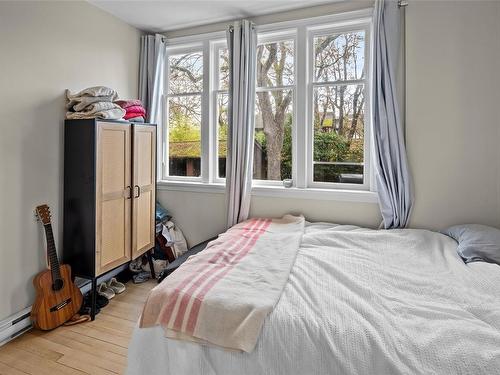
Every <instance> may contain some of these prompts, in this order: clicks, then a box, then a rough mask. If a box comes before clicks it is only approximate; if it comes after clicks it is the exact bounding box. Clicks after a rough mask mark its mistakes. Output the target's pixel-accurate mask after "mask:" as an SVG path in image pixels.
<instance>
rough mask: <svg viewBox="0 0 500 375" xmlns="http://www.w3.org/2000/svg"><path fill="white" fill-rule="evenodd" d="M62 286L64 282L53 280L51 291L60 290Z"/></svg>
mask: <svg viewBox="0 0 500 375" xmlns="http://www.w3.org/2000/svg"><path fill="white" fill-rule="evenodd" d="M63 285H64V281H63V280H62V279H55V280H54V284H52V289H53V290H55V291H58V290H61V289H62V287H63Z"/></svg>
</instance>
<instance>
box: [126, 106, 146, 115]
mask: <svg viewBox="0 0 500 375" xmlns="http://www.w3.org/2000/svg"><path fill="white" fill-rule="evenodd" d="M125 111H126V112H127V113H129V112H133V113H142V114H144V115H145V114H146V110H145V109H144V107H143V106H142V105H133V106H132V107H127V108H125Z"/></svg>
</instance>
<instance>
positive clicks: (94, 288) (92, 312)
mask: <svg viewBox="0 0 500 375" xmlns="http://www.w3.org/2000/svg"><path fill="white" fill-rule="evenodd" d="M90 296H91V302H90V319H91V320H95V310H96V299H97V278H96V277H93V278H92V290H91V291H90Z"/></svg>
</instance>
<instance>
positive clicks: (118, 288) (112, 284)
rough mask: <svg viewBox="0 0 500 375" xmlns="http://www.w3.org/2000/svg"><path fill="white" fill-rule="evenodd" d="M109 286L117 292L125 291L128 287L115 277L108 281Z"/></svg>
mask: <svg viewBox="0 0 500 375" xmlns="http://www.w3.org/2000/svg"><path fill="white" fill-rule="evenodd" d="M108 288H111V289H113V292H115V294H120V293H123V292H124V291H125V289H126V288H125V284H123V283H121V282H119V281H118V280H116V278H115V277H113V278H112V279H111V280H109V281H108Z"/></svg>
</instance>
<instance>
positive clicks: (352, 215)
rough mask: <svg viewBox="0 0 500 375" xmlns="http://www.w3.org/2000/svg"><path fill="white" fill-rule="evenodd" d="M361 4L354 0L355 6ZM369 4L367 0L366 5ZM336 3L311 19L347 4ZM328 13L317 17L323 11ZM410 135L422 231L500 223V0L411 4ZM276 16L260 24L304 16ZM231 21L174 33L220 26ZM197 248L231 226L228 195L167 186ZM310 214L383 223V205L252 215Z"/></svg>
mask: <svg viewBox="0 0 500 375" xmlns="http://www.w3.org/2000/svg"><path fill="white" fill-rule="evenodd" d="M352 3H353V2H351V4H352ZM365 5H366V3H365ZM338 6H346V5H345V4H342V5H339V4H337V5H335V4H334V5H332V6H330V7H323V8H318V7H315V8H316V9H313V10H309V11H307V12H304V13H302V14H303V17H310V16H313V15H318V14H326V13H325V12H327V11H331V12H334V11H339V10H346V9H340V8H337V7H338ZM318 9H319V10H320V12H319V13H318V14H316V13H317V12H316V11H317V10H318ZM406 11H407V51H408V52H407V77H408V81H407V86H408V87H407V99H408V108H407V111H408V113H407V116H408V121H407V136H408V153H409V159H410V167H411V169H412V172H413V175H414V180H415V181H414V182H415V189H416V205H415V210H414V214H413V218H412V221H411V225H412V227H421V228H431V229H441V228H443V227H446V226H448V225H452V224H456V223H465V222H477V223H483V224H489V225H494V226H497V227H500V151H499V150H500V147H499V145H500V120H499V113H500V112H499V108H498V104H499V103H498V98H499V94H498V88H499V87H500V82H499V73H498V68H499V66H500V61H499V50H500V45H499V43H500V22H498V20H499V19H500V2H497V1H490V2H487V1H471V2H467V1H421V0H413V1H410V5H409V6H408V7H407V10H406ZM300 16H301V13H300V11H294V12H293V13H288V14H287V15H286V17H283V16H280V17H277V16H273V17H270V16H266V17H265V18H261V19H256V20H255V21H256V22H257V23H259V22H261V23H265V22H273V21H278V20H284V18H287V19H291V18H294V17H295V18H300ZM220 27H221V25H214V26H208V27H203V28H199V29H194V30H181V31H177V32H169V33H167V36H169V37H174V36H181V35H189V34H193V33H196V32H202V31H205V32H206V31H215V30H218V29H220ZM158 197H159V199H160V200H161V201H162V202H163V203H164V204H165V206H166V207H168V208H169V209H170V210H171V211H172V213H173V214H174V217H175V219H176V221H177V222H178V223H179V225H180V226H181V227H182V229H183V230H184V232H185V234H186V235H187V237H188V240H189V242H190V243H191V244H194V243H196V242H199V241H202V240H203V239H206V238H208V237H210V236H213V235H215V234H217V233H218V232H220V231H222V230H223V229H224V222H225V219H224V215H225V199H224V195H222V194H203V193H191V192H178V191H175V192H170V191H164V190H162V191H160V192H159V194H158ZM287 212H301V213H303V214H304V215H305V216H306V217H307V218H308V219H309V220H313V221H317V220H324V221H332V222H339V223H355V224H360V225H365V226H370V227H376V226H377V225H378V224H379V222H380V214H379V212H378V206H377V205H375V204H368V203H348V202H332V201H325V202H322V201H318V200H298V199H286V198H266V197H252V205H251V215H252V216H260V215H262V216H279V215H282V214H284V213H287Z"/></svg>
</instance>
